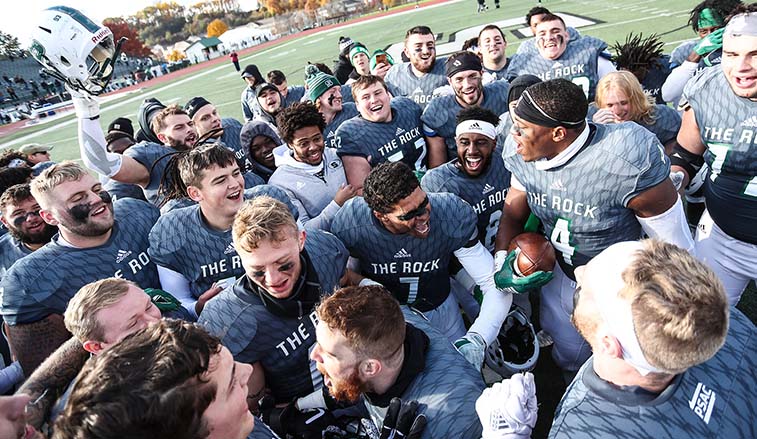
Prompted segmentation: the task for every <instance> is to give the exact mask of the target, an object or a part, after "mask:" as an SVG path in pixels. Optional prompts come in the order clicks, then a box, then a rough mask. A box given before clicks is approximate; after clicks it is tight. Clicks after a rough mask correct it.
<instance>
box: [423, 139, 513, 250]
mask: <svg viewBox="0 0 757 439" xmlns="http://www.w3.org/2000/svg"><path fill="white" fill-rule="evenodd" d="M490 160H491V162H490V163H489V167H488V169H486V171H484V173H483V174H481V175H479V176H478V177H470V176H469V175H467V174H466V173H465V172H463V171H462V170H460V167H459V166H458V164H459V161H458V159H455V160H452V161H451V162H447V163H445V164H443V165H442V166H439V167H437V168H434V169H431V170H430V171H428V172H427V173H426V175H424V176H423V180H421V187H422V188H423V190H424V191H426V192H449V193H451V194H455V195H457V196H458V197H460V198H462V199H463V200H465V201H466V202H468V204H470V205H471V206H473V211H474V212H476V216H477V217H478V221H477V223H476V228H477V229H478V240H479V241H480V242H481V243H482V244H483V245H484V246H485V247H486V248H487V249H489V251H494V238H496V236H497V229H498V227H499V218H500V217H501V216H502V206H503V205H504V204H505V197H506V196H507V190H508V189H509V188H510V171H508V170H507V168H505V162H504V161H503V160H502V150H501V149H495V150H494V151H492V156H491V158H490Z"/></svg>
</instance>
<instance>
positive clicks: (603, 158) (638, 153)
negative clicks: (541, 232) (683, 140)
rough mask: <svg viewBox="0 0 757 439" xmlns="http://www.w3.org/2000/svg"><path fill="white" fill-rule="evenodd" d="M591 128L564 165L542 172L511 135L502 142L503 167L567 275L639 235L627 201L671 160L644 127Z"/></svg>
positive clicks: (660, 176)
mask: <svg viewBox="0 0 757 439" xmlns="http://www.w3.org/2000/svg"><path fill="white" fill-rule="evenodd" d="M589 127H590V129H591V133H590V135H589V139H588V140H587V142H586V143H585V144H584V146H583V147H582V148H581V149H580V150H579V151H578V152H577V153H576V154H575V155H574V156H573V157H572V158H571V159H570V160H568V162H567V163H565V164H564V165H562V166H559V167H556V168H552V169H549V170H546V171H540V170H538V169H536V167H535V166H534V163H533V162H530V163H526V162H524V161H523V159H522V158H521V156H520V155H519V154H517V153H516V152H515V141H514V140H513V139H512V137H508V139H507V141H506V142H505V152H504V158H505V166H507V168H508V169H510V171H511V172H512V174H513V175H514V176H515V178H517V179H518V181H519V182H520V183H521V184H523V186H525V188H526V192H527V197H528V206H529V207H530V208H531V212H532V213H533V214H534V215H536V216H537V217H538V218H539V219H540V220H541V222H542V224H543V225H544V229H545V233H546V237H547V238H548V239H549V240H550V241H551V242H552V245H553V246H554V247H555V251H556V252H557V253H558V257H557V261H558V262H559V263H560V267H561V268H562V269H563V271H564V272H565V273H566V274H567V275H568V276H570V277H571V278H573V269H574V268H575V267H578V266H580V265H584V264H586V263H587V262H588V261H589V259H591V258H592V257H594V256H596V255H597V254H598V253H599V252H601V251H602V250H604V249H605V248H607V247H609V246H610V245H612V244H614V243H616V242H621V241H634V240H637V239H639V238H640V237H641V233H642V231H641V225H640V224H639V222H638V220H637V219H636V216H635V214H634V212H633V211H632V210H631V209H629V208H628V207H627V206H628V202H629V201H630V200H631V199H632V198H634V197H635V196H637V195H638V194H639V193H641V192H643V191H645V190H647V189H649V188H651V187H653V186H656V185H658V184H660V183H661V182H663V181H665V180H666V179H667V178H668V175H669V174H670V160H669V159H668V157H667V156H666V155H665V151H664V149H663V147H662V145H661V144H660V142H659V141H658V140H657V138H656V137H655V136H654V134H652V133H650V132H649V131H647V130H646V129H644V128H642V127H640V126H639V125H637V124H635V123H633V122H625V123H620V124H610V125H595V124H593V123H590V124H589Z"/></svg>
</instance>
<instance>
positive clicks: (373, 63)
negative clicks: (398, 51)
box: [370, 49, 394, 71]
mask: <svg viewBox="0 0 757 439" xmlns="http://www.w3.org/2000/svg"><path fill="white" fill-rule="evenodd" d="M376 55H386V62H388V63H389V65H390V66H393V65H394V58H392V55H389V54H388V53H386V52H385V51H383V50H381V49H376V50H374V51H373V55H371V60H370V65H371V71H373V70H374V69H375V68H376Z"/></svg>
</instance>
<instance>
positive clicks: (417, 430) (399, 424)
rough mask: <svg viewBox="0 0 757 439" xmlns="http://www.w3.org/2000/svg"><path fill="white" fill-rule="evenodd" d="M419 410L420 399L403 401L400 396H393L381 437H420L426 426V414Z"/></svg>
mask: <svg viewBox="0 0 757 439" xmlns="http://www.w3.org/2000/svg"><path fill="white" fill-rule="evenodd" d="M417 412H418V401H409V402H405V403H403V402H402V400H401V399H399V398H392V401H391V402H390V403H389V409H387V411H386V416H385V417H384V426H383V427H382V428H381V438H380V439H400V438H404V439H420V437H421V434H422V433H423V429H424V428H426V415H423V414H421V415H418V416H416V415H415V414H416V413H417Z"/></svg>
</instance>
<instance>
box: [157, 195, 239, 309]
mask: <svg viewBox="0 0 757 439" xmlns="http://www.w3.org/2000/svg"><path fill="white" fill-rule="evenodd" d="M148 253H149V254H150V258H151V259H152V260H153V262H155V263H156V264H158V265H160V266H161V267H165V268H168V269H169V270H173V271H175V272H177V273H180V274H181V275H183V276H184V277H185V278H186V279H187V280H188V281H189V291H190V292H191V293H192V296H194V297H200V295H201V294H202V293H204V292H205V291H207V290H208V289H209V288H210V287H211V286H212V285H213V284H214V283H216V282H219V281H224V282H225V281H228V282H229V283H232V282H233V281H234V280H236V278H238V277H239V276H241V275H243V274H244V268H243V267H242V261H241V260H240V259H239V255H238V254H237V251H236V249H235V248H234V244H233V243H232V238H231V229H228V230H215V229H212V228H210V226H208V224H207V223H206V222H205V219H204V218H203V217H202V213H201V212H200V206H199V205H197V204H196V205H194V206H189V207H184V208H181V209H176V210H173V211H171V212H169V213H167V214H165V215H162V216H161V217H160V218H159V219H158V222H157V223H155V226H153V228H152V230H151V231H150V249H149V252H148Z"/></svg>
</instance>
